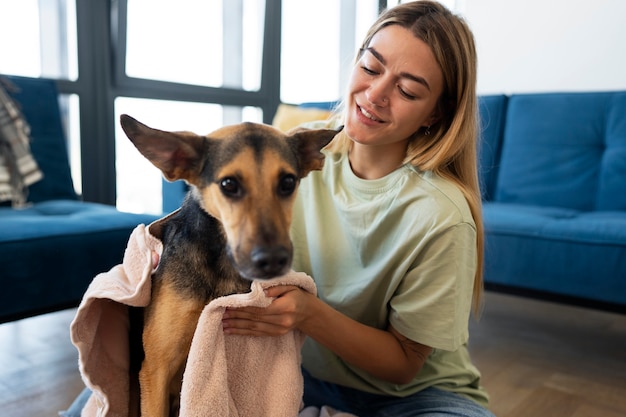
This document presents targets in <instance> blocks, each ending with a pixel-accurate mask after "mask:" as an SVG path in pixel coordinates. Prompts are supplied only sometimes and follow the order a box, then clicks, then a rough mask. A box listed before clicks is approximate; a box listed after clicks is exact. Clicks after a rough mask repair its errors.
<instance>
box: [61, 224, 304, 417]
mask: <svg viewBox="0 0 626 417" xmlns="http://www.w3.org/2000/svg"><path fill="white" fill-rule="evenodd" d="M152 251H155V252H157V253H158V254H161V252H162V244H161V241H160V240H158V239H157V238H155V237H154V236H152V235H151V234H150V233H149V230H148V228H146V227H145V226H144V225H140V226H138V227H137V228H136V229H135V230H134V231H133V233H132V235H131V237H130V240H129V242H128V247H127V248H126V252H125V254H124V260H123V263H122V264H121V265H117V266H115V267H114V268H112V269H111V270H110V271H109V272H106V273H103V274H99V275H98V276H96V277H95V278H94V280H93V282H92V283H91V285H90V286H89V288H88V289H87V291H86V293H85V295H84V297H83V300H82V302H81V305H80V306H79V308H78V311H77V313H76V317H75V318H74V321H73V322H72V324H71V337H72V342H73V343H74V345H75V346H76V347H77V349H78V352H79V368H80V372H81V375H82V377H83V380H84V381H85V384H86V385H87V386H88V387H89V388H91V390H92V391H93V394H92V396H91V397H90V399H89V401H88V403H87V405H86V406H85V408H84V410H83V413H82V415H83V416H99V417H100V416H101V417H105V416H106V417H126V416H128V398H129V380H128V378H129V377H128V375H129V341H128V327H129V318H128V306H137V307H141V306H146V305H147V304H148V303H149V301H150V290H151V280H150V276H151V274H152V273H153V272H154V265H152ZM275 285H297V286H300V287H302V288H303V289H305V290H306V291H309V292H311V293H313V294H315V293H316V288H315V284H314V282H313V280H312V279H311V278H310V277H309V276H308V275H306V274H303V273H296V272H292V273H289V274H287V275H285V276H282V277H278V278H274V279H271V280H266V281H260V280H259V281H254V282H252V284H251V292H250V293H246V294H235V295H230V296H226V297H221V298H218V299H216V300H213V301H211V302H210V303H209V304H208V305H207V306H206V307H205V309H204V310H203V312H202V314H201V316H200V320H199V321H198V325H197V327H196V332H195V335H194V338H193V341H192V345H191V351H190V354H189V359H188V362H187V366H186V368H185V373H184V376H183V387H182V392H181V413H180V416H181V417H188V416H203V417H204V416H219V417H229V416H232V417H235V416H236V417H256V416H258V417H268V416H271V417H281V416H285V417H294V416H297V415H298V411H299V410H300V407H301V400H302V392H303V383H302V374H301V372H300V359H301V357H300V349H301V347H302V343H303V342H304V335H303V334H302V333H300V332H298V331H293V332H290V333H288V334H286V335H284V336H280V337H244V336H236V335H226V334H224V332H223V331H222V325H221V320H222V314H223V312H224V309H225V308H226V307H228V306H249V305H251V306H261V307H264V306H268V305H269V304H270V303H271V301H272V300H271V299H270V298H268V297H266V296H265V293H264V291H263V289H264V288H268V287H270V286H275Z"/></svg>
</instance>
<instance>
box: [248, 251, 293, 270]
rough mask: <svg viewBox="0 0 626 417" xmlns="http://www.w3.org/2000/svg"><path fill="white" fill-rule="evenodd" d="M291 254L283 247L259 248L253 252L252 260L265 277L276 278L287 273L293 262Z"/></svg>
mask: <svg viewBox="0 0 626 417" xmlns="http://www.w3.org/2000/svg"><path fill="white" fill-rule="evenodd" d="M290 258H291V254H290V253H289V251H288V250H287V249H286V248H285V247H283V246H274V247H270V248H257V249H255V250H253V251H252V254H251V256H250V259H251V261H252V264H253V265H254V268H255V269H256V270H257V271H258V272H259V274H260V275H262V276H263V277H275V276H279V275H282V274H284V273H285V272H286V269H287V268H288V267H289V264H290V262H291V259H290Z"/></svg>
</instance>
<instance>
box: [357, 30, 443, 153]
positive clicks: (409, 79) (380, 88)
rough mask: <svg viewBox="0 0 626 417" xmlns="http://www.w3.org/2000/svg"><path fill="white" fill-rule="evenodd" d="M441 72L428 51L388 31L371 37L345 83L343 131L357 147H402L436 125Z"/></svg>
mask: <svg viewBox="0 0 626 417" xmlns="http://www.w3.org/2000/svg"><path fill="white" fill-rule="evenodd" d="M442 90H443V74H442V72H441V68H440V67H439V64H437V61H436V60H435V57H434V55H433V53H432V51H431V49H430V47H429V46H428V45H426V43H424V42H423V41H421V40H420V39H417V38H416V37H415V36H414V35H413V34H412V33H411V32H410V31H409V30H407V29H405V28H403V27H401V26H398V25H391V26H387V27H385V28H383V29H382V30H380V31H379V32H377V33H376V35H374V37H373V38H372V40H371V42H370V44H369V45H368V47H367V48H366V49H365V50H363V52H362V54H361V57H360V59H359V61H358V62H357V64H356V65H355V67H354V69H353V71H352V75H351V77H350V82H349V88H348V92H349V94H348V98H347V116H346V120H345V130H346V133H347V134H348V136H350V138H352V140H354V141H355V142H357V143H359V144H362V145H387V144H391V143H397V142H401V141H406V140H407V139H408V138H409V137H410V136H411V135H412V134H413V133H415V132H416V131H417V130H418V129H419V128H420V127H423V126H430V125H431V124H433V123H434V122H435V121H436V120H437V116H438V115H437V114H436V106H437V101H438V99H439V96H440V95H441V93H442Z"/></svg>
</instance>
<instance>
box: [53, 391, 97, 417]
mask: <svg viewBox="0 0 626 417" xmlns="http://www.w3.org/2000/svg"><path fill="white" fill-rule="evenodd" d="M90 396H91V390H90V389H89V388H85V389H84V390H83V391H82V392H81V393H80V394H78V397H76V399H75V400H74V402H73V403H72V405H71V406H70V408H68V409H67V410H66V411H61V412H60V413H59V415H60V416H61V417H80V413H81V411H83V408H84V407H85V404H87V400H88V399H89V397H90Z"/></svg>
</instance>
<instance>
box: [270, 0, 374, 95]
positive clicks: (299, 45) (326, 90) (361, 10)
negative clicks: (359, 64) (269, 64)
mask: <svg viewBox="0 0 626 417" xmlns="http://www.w3.org/2000/svg"><path fill="white" fill-rule="evenodd" d="M282 3H283V27H282V45H281V61H280V62H281V86H280V91H281V95H280V98H281V101H283V102H285V103H294V104H297V103H302V102H307V101H309V102H310V101H333V100H337V99H340V98H342V96H343V93H344V90H345V88H346V86H347V78H348V76H349V72H350V68H351V66H352V63H353V61H354V57H355V53H356V50H357V48H358V47H359V44H360V42H361V41H362V39H363V37H364V36H365V33H366V31H367V29H368V28H369V26H370V25H371V24H372V23H373V22H374V20H376V17H377V16H378V0H359V1H357V0H340V1H337V0H317V1H314V2H313V1H312V2H303V1H300V0H283V2H282Z"/></svg>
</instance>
